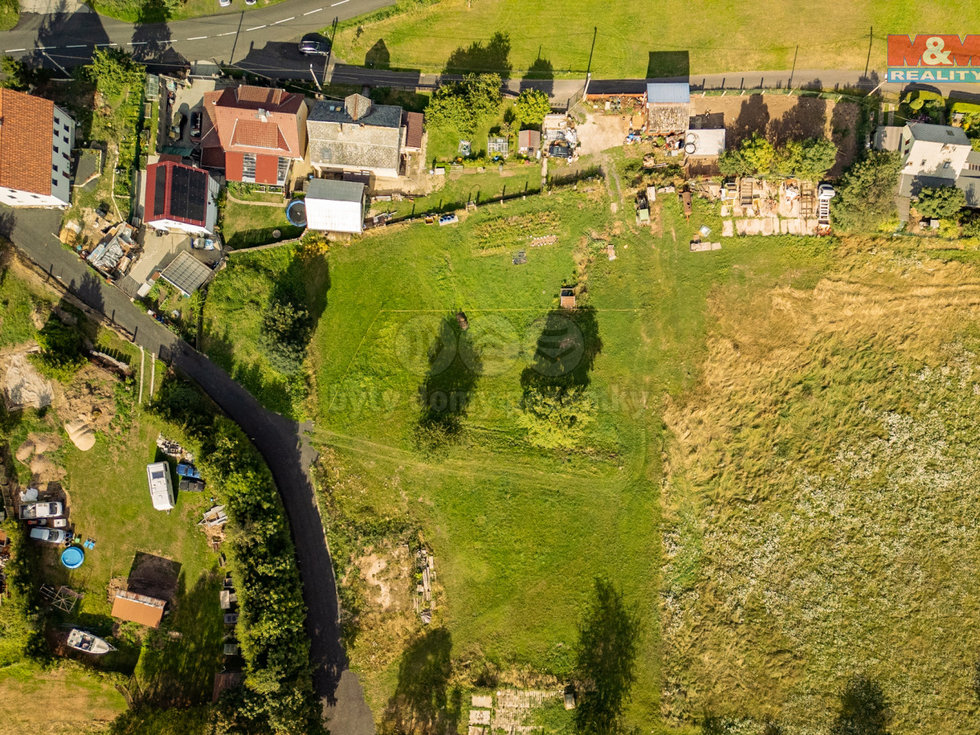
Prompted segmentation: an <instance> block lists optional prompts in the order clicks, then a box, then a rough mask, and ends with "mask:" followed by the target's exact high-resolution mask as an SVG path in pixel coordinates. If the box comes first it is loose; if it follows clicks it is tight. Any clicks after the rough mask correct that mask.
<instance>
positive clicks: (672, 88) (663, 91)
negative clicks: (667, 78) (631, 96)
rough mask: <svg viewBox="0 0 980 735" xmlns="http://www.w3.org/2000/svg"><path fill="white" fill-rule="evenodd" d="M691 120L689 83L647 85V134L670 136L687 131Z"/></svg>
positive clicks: (654, 83)
mask: <svg viewBox="0 0 980 735" xmlns="http://www.w3.org/2000/svg"><path fill="white" fill-rule="evenodd" d="M690 118H691V86H690V85H689V84H688V83H687V82H651V83H649V84H647V132H648V133H650V134H653V135H670V134H674V133H682V132H685V131H686V130H687V126H688V121H689V120H690Z"/></svg>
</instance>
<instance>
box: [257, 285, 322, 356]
mask: <svg viewBox="0 0 980 735" xmlns="http://www.w3.org/2000/svg"><path fill="white" fill-rule="evenodd" d="M311 326H312V325H311V321H310V315H309V312H307V311H306V309H304V308H303V307H302V306H297V305H296V304H292V303H290V302H288V301H278V300H277V301H273V302H272V303H271V304H270V305H269V310H268V311H267V312H266V313H265V318H264V319H263V320H262V338H261V345H262V347H263V350H264V352H265V355H266V357H267V358H268V359H269V362H270V363H271V364H272V367H274V368H275V369H276V370H279V371H281V372H283V373H287V374H289V373H295V372H296V371H298V370H299V368H300V366H301V365H302V364H303V358H304V356H305V354H306V345H307V342H308V341H309V337H310V330H311Z"/></svg>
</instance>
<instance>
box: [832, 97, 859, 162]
mask: <svg viewBox="0 0 980 735" xmlns="http://www.w3.org/2000/svg"><path fill="white" fill-rule="evenodd" d="M848 107H849V105H847V104H842V103H838V104H836V105H834V111H833V113H831V115H830V139H831V140H832V141H833V143H834V145H835V146H837V159H836V160H835V161H834V165H833V166H831V168H830V171H828V172H827V176H828V177H829V178H832V179H835V178H837V177H838V176H840V175H841V174H843V173H844V169H846V168H847V167H848V166H849V165H850V164H851V159H852V157H853V156H854V155H856V153H857V152H858V140H857V139H858V136H859V135H860V127H859V128H858V129H855V128H854V124H853V122H852V121H851V120H850V119H848V115H847V112H848ZM852 136H853V138H854V140H851V137H852Z"/></svg>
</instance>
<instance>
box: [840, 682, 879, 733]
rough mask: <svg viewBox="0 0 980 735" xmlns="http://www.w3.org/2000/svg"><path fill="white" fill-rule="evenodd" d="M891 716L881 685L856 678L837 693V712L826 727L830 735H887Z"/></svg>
mask: <svg viewBox="0 0 980 735" xmlns="http://www.w3.org/2000/svg"><path fill="white" fill-rule="evenodd" d="M891 719H892V715H891V711H890V709H889V707H888V702H887V700H886V699H885V695H884V692H882V690H881V685H880V684H879V683H878V682H877V681H875V680H873V679H870V678H868V677H867V676H863V675H856V676H853V677H851V679H850V680H849V681H848V682H847V684H846V685H845V686H844V689H843V691H841V693H840V711H839V712H838V714H837V718H836V719H835V720H834V724H833V726H832V727H831V728H830V732H831V733H832V735H851V734H852V733H860V734H861V735H887V732H888V723H889V722H890V721H891Z"/></svg>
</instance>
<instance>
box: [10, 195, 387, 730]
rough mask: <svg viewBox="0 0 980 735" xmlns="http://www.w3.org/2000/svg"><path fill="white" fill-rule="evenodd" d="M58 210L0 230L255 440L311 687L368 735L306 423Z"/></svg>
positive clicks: (332, 714)
mask: <svg viewBox="0 0 980 735" xmlns="http://www.w3.org/2000/svg"><path fill="white" fill-rule="evenodd" d="M61 214H62V213H61V212H60V211H56V210H36V209H34V210H31V209H27V210H20V211H18V212H14V211H13V210H11V209H9V208H7V207H0V230H2V231H3V232H4V234H7V235H8V236H9V239H10V240H11V241H12V242H13V243H14V245H15V246H16V247H17V248H18V249H19V250H20V252H21V253H22V254H23V255H25V256H26V257H27V258H29V259H30V260H31V261H33V262H34V263H35V264H36V265H38V266H39V267H40V268H41V269H43V270H44V271H45V272H46V273H48V275H49V278H53V279H56V280H57V281H59V282H60V283H61V284H62V285H64V286H66V287H67V288H68V289H69V290H70V291H71V292H72V293H73V294H74V295H75V296H77V297H78V298H79V299H80V300H81V301H82V302H84V303H85V304H86V305H88V306H89V307H90V308H92V309H94V310H95V311H97V312H99V313H101V314H104V315H105V316H106V317H108V318H109V319H110V320H112V321H113V322H115V323H116V324H117V325H118V326H120V327H122V328H123V329H125V330H126V331H128V332H129V333H130V334H132V335H133V338H134V341H135V342H136V344H139V345H141V346H142V347H143V348H144V349H145V350H147V351H149V352H152V353H155V354H157V355H159V356H160V358H161V359H162V360H163V361H164V362H167V363H169V364H171V365H173V366H174V368H176V369H177V370H178V371H179V372H180V373H182V374H183V375H185V376H186V377H188V378H190V379H191V380H193V381H194V382H195V383H197V384H198V385H199V386H200V387H201V388H202V389H203V390H204V391H205V392H206V393H207V394H208V395H209V396H210V397H211V399H212V400H214V402H215V403H217V404H218V406H219V407H220V408H221V409H222V410H223V411H224V412H225V413H226V414H227V415H228V416H230V417H231V418H232V419H233V420H234V421H235V422H236V423H238V425H239V426H241V427H242V429H243V430H244V431H245V433H246V434H247V435H248V436H249V438H250V439H251V440H252V442H253V443H254V444H255V446H256V448H257V449H258V450H259V452H260V453H261V454H262V456H263V457H264V458H265V461H266V464H268V466H269V469H270V470H271V471H272V476H273V479H274V480H275V483H276V487H277V489H278V490H279V495H280V496H281V497H282V502H283V506H284V507H285V509H286V516H287V518H288V520H289V525H290V529H291V531H292V537H293V542H294V543H295V545H296V556H297V560H298V563H299V571H300V575H301V577H302V580H303V598H304V600H305V601H306V607H307V620H306V627H307V632H308V634H309V637H310V647H311V659H312V662H313V666H314V686H315V689H316V691H317V693H318V694H319V695H320V696H321V697H322V699H323V701H324V713H325V716H326V717H327V718H328V727H329V729H330V731H331V733H333V735H373V733H374V720H373V718H372V716H371V712H370V710H369V709H368V706H367V704H366V703H365V701H364V693H363V691H362V689H361V687H360V684H359V682H358V681H357V677H356V676H355V675H354V674H353V672H351V671H349V670H348V669H347V659H346V656H345V654H344V649H343V646H342V644H341V640H340V625H339V607H338V602H337V586H336V580H335V579H334V574H333V565H332V564H331V562H330V552H329V550H328V548H327V542H326V538H325V537H324V533H323V523H322V520H321V518H320V513H319V510H318V508H317V504H316V498H315V493H314V490H313V486H312V484H311V482H310V478H309V475H308V472H307V471H308V468H309V467H310V466H311V464H312V463H313V461H314V460H315V459H316V453H315V452H314V451H313V449H312V448H311V446H310V444H309V441H308V439H307V437H306V433H305V430H304V428H305V427H303V426H300V425H298V424H297V423H296V422H294V421H290V420H288V419H286V418H284V417H282V416H280V415H279V414H276V413H273V412H271V411H268V410H267V409H265V408H263V407H262V406H261V405H259V403H258V401H256V400H255V398H253V397H252V396H251V394H249V393H248V391H246V390H245V389H244V388H242V387H241V386H240V385H239V384H238V383H236V382H235V381H234V380H232V378H231V377H230V376H229V375H228V373H226V372H225V371H224V370H223V369H221V368H220V367H218V366H217V365H215V364H214V363H213V362H211V361H210V360H208V358H207V357H205V356H204V355H202V354H200V353H199V352H197V351H196V350H194V349H192V348H191V347H190V346H189V345H187V344H186V343H185V342H183V341H182V340H180V339H178V338H177V337H176V335H174V334H173V333H172V332H170V331H169V330H168V329H166V328H165V327H163V326H161V325H160V324H158V323H157V322H156V321H154V320H153V319H151V318H150V317H148V316H147V315H146V314H145V313H143V311H142V310H140V309H139V308H137V307H136V306H135V305H134V304H133V303H132V302H131V301H130V300H129V298H128V297H127V296H126V295H125V294H123V293H122V291H120V290H118V289H117V288H115V287H114V286H110V285H109V284H107V283H106V282H105V281H104V280H102V279H101V278H98V277H97V276H96V274H95V273H94V271H92V270H91V269H90V268H89V267H88V266H87V265H86V264H85V263H83V262H82V261H81V260H79V259H78V258H77V257H76V256H75V255H73V254H72V253H70V252H69V251H68V250H66V249H65V248H64V247H63V246H62V245H61V243H60V242H58V239H57V237H55V235H54V234H53V233H54V232H55V231H56V229H57V228H58V226H59V223H60V221H61Z"/></svg>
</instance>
